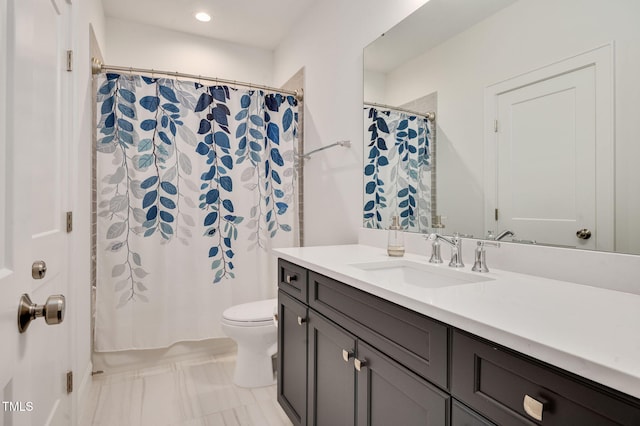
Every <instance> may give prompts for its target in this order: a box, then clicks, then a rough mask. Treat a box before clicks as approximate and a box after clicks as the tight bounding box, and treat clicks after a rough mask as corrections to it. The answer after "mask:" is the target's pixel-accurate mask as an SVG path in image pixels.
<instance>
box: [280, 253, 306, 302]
mask: <svg viewBox="0 0 640 426" xmlns="http://www.w3.org/2000/svg"><path fill="white" fill-rule="evenodd" d="M278 288H279V289H280V290H282V291H284V292H285V293H287V294H289V295H290V296H293V297H295V298H296V299H298V300H300V301H302V302H304V303H307V270H306V269H305V268H302V267H300V266H298V265H294V264H293V263H291V262H287V261H286V260H282V259H278Z"/></svg>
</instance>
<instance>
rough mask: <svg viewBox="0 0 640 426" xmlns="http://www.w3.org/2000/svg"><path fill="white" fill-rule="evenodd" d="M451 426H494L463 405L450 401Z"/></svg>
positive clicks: (453, 400)
mask: <svg viewBox="0 0 640 426" xmlns="http://www.w3.org/2000/svg"><path fill="white" fill-rule="evenodd" d="M451 426H495V424H494V423H492V422H491V421H489V420H487V419H485V418H484V417H482V416H481V415H480V414H478V413H476V412H475V411H473V410H472V409H470V408H468V407H466V406H465V405H464V404H462V403H460V402H458V401H456V400H455V399H452V400H451Z"/></svg>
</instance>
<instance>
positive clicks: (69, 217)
mask: <svg viewBox="0 0 640 426" xmlns="http://www.w3.org/2000/svg"><path fill="white" fill-rule="evenodd" d="M71 231H73V212H67V233H69V232H71Z"/></svg>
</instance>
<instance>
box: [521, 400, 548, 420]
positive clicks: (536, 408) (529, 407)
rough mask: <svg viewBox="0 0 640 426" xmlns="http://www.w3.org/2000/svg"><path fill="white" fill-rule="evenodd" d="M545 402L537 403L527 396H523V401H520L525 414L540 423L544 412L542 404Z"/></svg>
mask: <svg viewBox="0 0 640 426" xmlns="http://www.w3.org/2000/svg"><path fill="white" fill-rule="evenodd" d="M545 402H546V401H538V400H537V399H535V398H532V397H530V396H529V395H525V396H524V401H522V406H523V408H524V411H525V413H527V414H528V415H529V416H531V417H532V418H534V419H536V420H537V421H539V422H541V421H542V411H543V410H544V404H545Z"/></svg>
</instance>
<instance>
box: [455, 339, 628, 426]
mask: <svg viewBox="0 0 640 426" xmlns="http://www.w3.org/2000/svg"><path fill="white" fill-rule="evenodd" d="M452 353H453V355H452V366H451V392H452V393H453V395H454V396H455V397H456V398H458V399H460V400H462V401H465V403H466V404H467V405H469V406H470V407H472V408H473V409H475V410H477V411H478V412H479V413H481V414H483V415H484V416H486V417H487V418H489V419H491V420H493V421H494V422H496V423H498V424H501V425H534V424H539V425H603V426H604V425H639V424H640V405H639V404H638V403H639V401H637V400H633V398H631V397H627V396H626V395H622V394H618V393H615V392H614V391H610V390H609V389H605V388H599V387H597V386H596V385H595V384H592V383H589V382H587V381H586V380H585V381H584V382H583V381H582V380H580V379H579V378H577V377H574V376H573V375H570V374H569V373H566V372H563V371H561V370H559V369H556V368H552V367H550V366H547V365H545V364H542V363H540V362H537V361H534V360H532V359H530V358H528V357H526V356H524V355H520V354H516V353H514V352H512V351H510V350H506V349H503V348H502V347H499V346H497V345H494V344H490V343H488V342H485V341H481V340H479V339H475V338H472V337H470V336H468V335H467V334H465V333H462V332H459V331H457V330H456V331H454V332H453V345H452ZM540 404H542V405H540ZM525 405H528V411H530V413H527V411H525ZM540 411H541V412H542V420H536V419H534V417H533V416H535V415H536V412H540Z"/></svg>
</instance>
